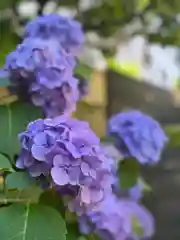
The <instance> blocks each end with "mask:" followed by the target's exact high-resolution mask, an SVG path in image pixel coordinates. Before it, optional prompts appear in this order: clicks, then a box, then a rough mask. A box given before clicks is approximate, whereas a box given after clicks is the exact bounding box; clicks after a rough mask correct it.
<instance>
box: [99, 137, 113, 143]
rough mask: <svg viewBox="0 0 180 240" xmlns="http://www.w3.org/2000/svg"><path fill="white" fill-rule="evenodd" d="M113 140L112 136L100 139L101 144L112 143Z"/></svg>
mask: <svg viewBox="0 0 180 240" xmlns="http://www.w3.org/2000/svg"><path fill="white" fill-rule="evenodd" d="M114 141H115V139H114V138H113V137H112V136H105V137H102V138H101V142H104V143H114Z"/></svg>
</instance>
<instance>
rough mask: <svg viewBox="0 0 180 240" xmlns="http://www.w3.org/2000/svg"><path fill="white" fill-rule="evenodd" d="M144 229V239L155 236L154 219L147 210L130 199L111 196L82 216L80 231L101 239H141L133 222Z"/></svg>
mask: <svg viewBox="0 0 180 240" xmlns="http://www.w3.org/2000/svg"><path fill="white" fill-rule="evenodd" d="M134 219H136V221H137V223H138V224H139V227H140V228H141V229H142V235H143V236H142V238H144V237H145V238H148V237H152V235H153V234H154V219H153V217H152V215H151V214H150V213H149V211H148V210H147V209H145V208H144V207H143V206H141V205H139V204H138V203H136V202H134V201H131V200H129V199H118V198H117V197H116V196H115V195H113V194H110V195H109V196H107V197H106V198H105V199H104V200H103V201H102V202H100V203H99V205H96V207H95V208H94V209H91V210H90V211H87V212H86V214H84V215H82V216H80V218H79V223H80V229H81V230H82V231H83V233H85V234H87V233H89V232H92V231H94V232H95V233H97V234H98V235H99V236H100V238H101V239H103V240H104V239H106V240H127V239H139V237H138V236H137V234H136V232H135V230H134V225H133V220H134Z"/></svg>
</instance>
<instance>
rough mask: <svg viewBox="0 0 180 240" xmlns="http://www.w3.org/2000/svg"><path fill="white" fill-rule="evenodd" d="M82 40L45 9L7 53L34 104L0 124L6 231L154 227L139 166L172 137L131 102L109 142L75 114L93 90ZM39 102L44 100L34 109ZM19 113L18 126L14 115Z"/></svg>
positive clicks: (130, 239) (8, 235)
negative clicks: (79, 63)
mask: <svg viewBox="0 0 180 240" xmlns="http://www.w3.org/2000/svg"><path fill="white" fill-rule="evenodd" d="M83 41H84V34H83V31H82V26H81V24H80V23H78V22H76V21H75V20H73V19H69V18H65V17H61V16H58V15H49V16H45V17H39V18H37V19H35V20H34V21H33V22H31V23H29V24H28V25H27V26H26V27H25V34H24V39H23V41H22V43H20V44H19V45H18V46H17V48H16V49H15V50H14V51H13V52H12V53H10V54H9V55H8V56H7V58H6V63H5V66H4V69H3V71H4V72H6V73H7V75H8V76H9V78H10V81H11V84H12V86H14V85H15V86H17V87H18V88H22V87H24V89H25V90H24V91H25V93H26V94H27V95H28V96H29V97H30V99H31V104H29V103H28V104H26V103H23V104H24V105H21V104H22V103H21V102H20V103H19V104H20V107H19V108H17V107H16V105H15V106H14V105H13V106H7V107H6V106H5V107H4V108H3V111H4V112H3V113H4V115H2V117H4V116H8V117H10V118H8V119H10V123H9V124H8V126H9V128H8V129H9V131H8V132H5V131H6V129H0V135H1V137H2V138H1V139H2V141H3V138H4V141H5V143H4V145H3V144H1V145H2V146H1V147H0V151H1V155H0V171H1V180H2V184H1V185H2V189H1V195H0V204H1V208H0V226H1V227H0V234H1V239H2V240H9V239H14V240H16V239H17V240H21V239H22V240H25V239H26V240H32V239H36V240H42V239H43V240H50V239H51V240H58V239H63V240H65V239H67V240H68V239H73V240H78V239H80V238H81V237H83V238H84V239H92V240H93V239H102V240H143V239H151V237H152V236H153V235H154V232H155V220H154V218H153V216H152V214H151V213H150V212H149V211H148V209H146V208H145V207H144V206H143V205H142V203H141V199H142V197H143V194H144V181H143V180H142V178H141V176H140V170H139V169H140V167H139V166H140V165H141V164H147V165H154V164H157V163H158V161H159V160H160V155H161V152H162V150H163V148H164V146H165V144H166V143H167V137H166V135H165V133H164V131H163V130H162V128H161V127H160V125H159V124H158V123H157V122H156V121H155V120H154V119H152V118H151V117H149V116H147V115H145V114H143V113H141V112H139V111H135V110H134V111H129V112H124V113H119V114H117V115H114V116H112V118H111V119H110V120H109V122H108V126H107V136H111V137H112V138H113V143H114V145H113V146H112V147H109V145H105V144H104V143H102V142H101V141H100V139H99V137H98V136H96V134H95V133H94V132H93V131H92V130H91V128H90V127H89V124H88V123H87V122H83V121H80V120H78V119H74V118H72V113H73V112H74V111H75V109H76V104H77V102H78V100H79V99H81V98H82V97H83V96H84V95H86V94H87V92H88V87H87V84H86V82H85V81H84V79H82V78H80V79H78V77H77V76H75V75H74V68H75V66H76V57H77V54H78V52H79V50H80V48H81V47H82V44H83ZM33 105H34V106H35V107H36V108H37V109H40V110H41V111H40V115H38V114H37V115H36V116H37V119H35V117H33V116H32V112H31V111H32V109H33V108H34V107H33ZM20 113H21V114H20ZM1 114H2V112H1ZM15 120H16V123H17V122H18V124H19V125H18V126H19V128H18V130H17V129H16V130H15V129H14V128H13V126H12V124H11V121H15ZM16 123H15V124H16ZM3 131H4V132H3ZM3 133H4V134H3ZM17 133H18V135H17ZM6 135H7V136H8V137H7V138H6ZM17 139H18V141H19V145H18V146H17V147H16V148H14V141H16V140H17ZM7 145H8V146H9V147H7ZM15 145H16V144H15ZM12 149H13V150H12ZM114 153H115V154H114Z"/></svg>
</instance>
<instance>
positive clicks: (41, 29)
mask: <svg viewBox="0 0 180 240" xmlns="http://www.w3.org/2000/svg"><path fill="white" fill-rule="evenodd" d="M24 37H25V38H26V37H33V38H42V39H49V38H55V39H57V40H58V41H59V43H60V44H61V46H62V47H63V48H64V49H65V50H66V51H67V52H70V53H73V55H76V54H78V51H79V49H80V48H81V46H82V44H83V43H84V40H85V38H84V33H83V29H82V25H81V24H80V23H79V22H78V21H76V20H74V19H71V18H67V17H64V16H59V15H58V14H50V15H47V16H40V17H38V18H36V19H35V20H34V21H32V22H30V23H28V24H27V25H26V27H25V32H24Z"/></svg>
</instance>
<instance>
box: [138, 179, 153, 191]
mask: <svg viewBox="0 0 180 240" xmlns="http://www.w3.org/2000/svg"><path fill="white" fill-rule="evenodd" d="M139 181H140V183H141V185H142V189H143V191H144V192H151V191H152V188H151V186H150V185H149V184H148V183H147V182H146V181H145V180H144V179H143V178H142V177H139Z"/></svg>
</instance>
